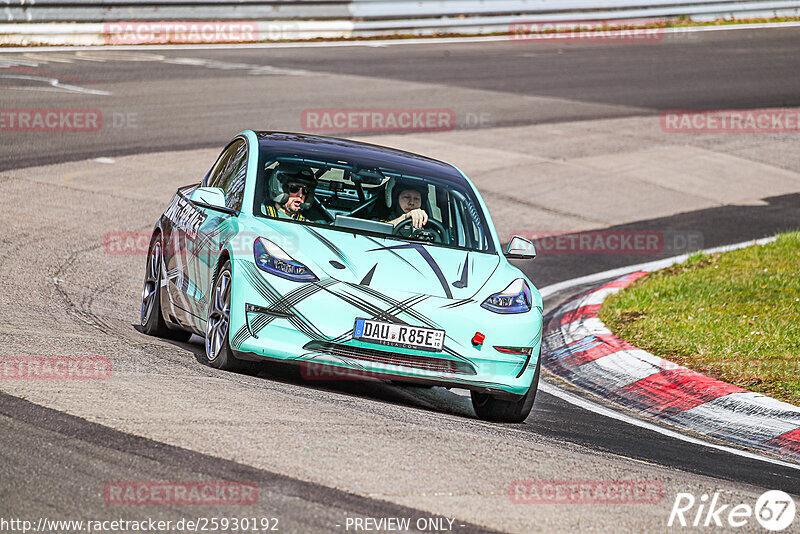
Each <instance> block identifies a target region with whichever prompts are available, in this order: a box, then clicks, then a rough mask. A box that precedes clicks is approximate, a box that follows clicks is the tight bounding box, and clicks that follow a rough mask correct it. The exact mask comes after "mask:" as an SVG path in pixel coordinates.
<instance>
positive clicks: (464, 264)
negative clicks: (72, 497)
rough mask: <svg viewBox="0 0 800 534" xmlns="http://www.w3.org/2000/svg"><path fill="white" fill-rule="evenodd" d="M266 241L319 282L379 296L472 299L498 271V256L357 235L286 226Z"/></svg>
mask: <svg viewBox="0 0 800 534" xmlns="http://www.w3.org/2000/svg"><path fill="white" fill-rule="evenodd" d="M265 224H266V225H267V226H269V227H270V228H271V229H272V230H273V231H275V232H278V235H275V234H274V233H273V232H269V233H267V234H265V235H264V237H265V238H267V239H271V240H273V241H274V242H275V244H277V245H278V246H280V247H281V248H283V249H284V250H285V251H286V252H287V253H288V254H289V255H291V256H292V257H293V258H294V259H296V260H297V261H300V262H302V263H304V264H305V265H306V266H307V267H309V268H310V269H311V270H312V271H314V273H315V274H316V275H317V276H319V277H320V278H324V277H325V276H327V277H330V278H335V279H337V280H339V281H342V282H349V283H354V284H362V285H368V286H371V287H374V288H375V289H377V290H385V291H391V292H401V293H409V294H418V295H419V294H424V295H430V296H434V297H442V298H451V299H468V298H470V297H472V296H473V295H475V293H477V291H478V290H479V289H480V288H481V287H483V285H484V284H485V283H486V280H487V279H488V278H489V277H490V276H491V275H492V273H493V272H494V271H495V269H497V266H498V264H499V263H500V258H499V256H497V255H496V254H487V253H481V252H475V251H466V250H459V249H452V248H445V247H438V246H432V245H426V244H423V243H420V242H414V241H402V240H399V239H389V238H382V237H374V236H366V235H362V234H353V233H350V232H343V231H338V230H330V229H326V228H320V227H317V226H307V225H301V224H292V223H288V222H282V221H275V222H273V221H269V222H268V223H265Z"/></svg>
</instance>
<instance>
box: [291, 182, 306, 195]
mask: <svg viewBox="0 0 800 534" xmlns="http://www.w3.org/2000/svg"><path fill="white" fill-rule="evenodd" d="M287 189H288V190H289V194H290V195H295V194H297V193H298V192H299V191H302V192H303V195H308V186H305V185H302V184H289V185H288V186H287Z"/></svg>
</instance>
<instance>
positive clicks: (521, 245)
mask: <svg viewBox="0 0 800 534" xmlns="http://www.w3.org/2000/svg"><path fill="white" fill-rule="evenodd" d="M505 256H506V258H509V259H512V260H532V259H533V258H535V257H536V247H535V246H534V245H533V242H532V241H530V240H529V239H525V238H524V237H520V236H518V235H514V236H511V239H510V240H509V241H508V245H506V254H505Z"/></svg>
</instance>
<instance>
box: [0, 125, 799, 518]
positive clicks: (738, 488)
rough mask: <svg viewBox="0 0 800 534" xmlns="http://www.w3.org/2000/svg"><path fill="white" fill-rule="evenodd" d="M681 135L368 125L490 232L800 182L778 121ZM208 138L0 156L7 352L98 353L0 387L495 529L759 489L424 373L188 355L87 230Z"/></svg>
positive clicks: (778, 191) (739, 498) (138, 264)
mask: <svg viewBox="0 0 800 534" xmlns="http://www.w3.org/2000/svg"><path fill="white" fill-rule="evenodd" d="M680 138H681V139H682V140H683V141H682V142H678V141H676V136H674V135H672V136H666V135H665V134H664V133H663V132H661V131H660V130H659V129H658V121H657V119H653V118H633V119H611V120H602V121H594V122H592V123H582V122H575V123H561V124H558V125H537V126H529V127H519V128H498V129H494V130H473V131H453V132H446V133H435V134H432V133H429V134H407V135H392V136H380V137H370V138H368V139H365V140H367V141H370V142H376V143H379V144H385V145H388V146H394V147H398V148H403V149H407V150H411V151H415V152H420V153H423V154H426V155H430V156H433V157H437V158H440V159H444V160H446V161H450V162H453V163H455V164H457V165H458V166H459V167H460V168H461V169H462V170H464V172H465V173H466V174H467V175H468V176H470V177H471V178H472V179H473V180H474V181H475V183H476V185H477V186H478V188H479V189H480V190H481V191H482V193H483V194H484V197H485V200H486V202H487V204H488V205H489V209H490V212H491V213H492V216H493V218H494V221H495V224H496V225H497V227H498V231H499V233H500V235H501V237H503V238H506V237H507V236H508V235H509V233H510V232H511V231H515V230H518V229H520V228H522V229H523V230H525V229H535V230H537V231H538V230H553V231H579V230H586V229H598V228H603V227H606V226H609V225H617V224H624V223H630V222H635V221H638V220H642V219H645V218H653V217H659V216H664V217H666V216H669V215H673V214H676V213H680V212H685V211H691V210H699V209H703V208H708V207H718V206H723V205H729V204H738V205H754V206H757V205H762V204H763V200H762V199H764V198H767V197H771V196H777V195H782V194H789V193H795V192H797V191H800V159H798V158H799V157H798V155H797V151H796V150H794V148H792V147H796V139H795V138H792V137H791V136H774V135H773V136H766V135H765V136H756V135H747V136H724V135H720V136H689V135H687V136H685V137H680ZM221 148H222V147H220V149H221ZM217 154H218V150H216V149H215V150H197V151H188V152H165V153H158V154H143V155H137V156H127V157H120V158H117V159H115V160H111V159H106V160H91V161H81V162H72V163H64V164H58V165H51V166H47V167H35V168H27V169H22V170H17V171H8V172H4V173H2V174H1V175H0V182H2V183H3V186H4V190H5V194H4V198H3V201H2V202H3V213H4V214H6V215H5V221H4V222H5V226H6V229H7V230H6V232H5V234H4V236H5V237H4V238H3V239H4V245H3V255H2V260H0V261H2V268H3V277H4V281H5V282H6V283H5V284H3V285H4V291H5V292H6V294H5V298H4V299H2V301H0V312H2V317H3V323H2V325H0V335H2V340H3V346H4V347H6V349H4V352H5V353H6V354H5V355H9V353H8V351H9V349H10V350H13V351H14V352H13V353H11V354H13V355H23V356H67V355H68V356H89V355H93V356H99V357H102V358H108V359H109V360H110V361H111V363H112V370H111V374H110V377H108V378H107V379H105V380H81V381H78V380H73V381H46V380H0V389H2V391H3V392H6V393H8V394H11V395H15V396H18V397H22V398H24V399H27V400H30V401H31V402H33V403H36V404H40V405H43V406H47V407H49V408H53V409H56V410H59V411H63V412H66V413H69V414H73V415H76V416H79V417H82V418H85V419H87V420H88V421H92V422H96V423H99V424H102V425H105V426H107V427H110V428H113V429H117V430H120V431H123V432H126V433H130V434H134V435H138V436H143V437H147V438H150V439H153V440H155V441H159V442H163V443H167V444H171V445H175V446H178V447H183V448H186V449H190V450H193V451H197V452H201V453H204V454H208V455H211V456H215V457H220V458H224V459H229V460H233V461H236V462H239V463H242V464H247V465H249V466H253V467H257V468H260V469H265V470H269V471H272V472H275V473H280V474H284V475H287V476H290V477H295V478H300V479H302V480H308V481H311V482H315V483H319V484H322V485H325V486H329V487H334V488H339V489H343V490H346V491H349V492H352V493H356V494H359V495H363V496H367V497H371V498H375V499H380V500H384V501H389V502H393V503H397V504H401V505H404V506H410V507H414V508H417V509H420V510H424V511H427V512H430V513H436V514H441V515H443V516H445V517H456V518H458V519H460V520H463V521H469V522H471V523H475V524H478V525H483V526H486V527H489V528H493V529H498V530H503V531H509V532H529V531H530V530H531V529H532V528H533V527H535V528H536V529H537V530H542V531H553V532H571V531H576V530H579V529H585V528H586V527H587V526H589V525H591V527H592V528H593V529H594V530H595V531H597V532H619V531H661V530H664V528H665V522H666V520H667V517H668V516H669V513H670V509H671V507H672V504H673V500H674V495H676V493H678V492H689V493H693V494H694V495H696V496H699V495H701V494H703V493H708V494H711V493H714V492H720V494H721V495H722V498H723V499H724V502H726V503H741V502H746V503H751V504H752V503H754V502H755V501H756V499H757V498H758V496H759V495H760V494H761V493H762V492H763V488H757V487H753V486H748V485H744V484H739V483H733V482H728V481H724V480H720V479H714V478H710V477H705V476H700V475H694V474H691V473H687V472H684V471H680V470H675V469H668V468H664V467H660V466H657V465H652V464H648V463H645V462H641V461H636V460H632V459H630V458H626V457H624V456H618V455H612V454H607V453H603V452H599V451H597V450H593V449H592V448H590V447H588V446H581V445H575V444H572V443H567V442H563V441H559V440H555V439H551V438H549V437H546V436H540V435H537V434H535V433H530V432H524V431H523V430H521V429H520V428H519V427H513V426H501V425H491V424H486V423H482V422H479V421H476V420H474V419H472V418H470V415H471V408H470V407H469V401H468V399H466V398H463V397H460V396H458V395H453V394H451V393H449V392H447V391H444V390H439V389H438V388H437V389H435V390H432V391H429V392H426V391H419V392H418V391H409V390H406V389H403V388H396V390H390V391H391V393H386V390H381V391H383V393H381V394H379V395H378V396H379V398H378V399H376V398H375V397H374V396H373V395H371V394H370V392H373V391H375V390H374V389H373V388H374V387H376V386H370V385H364V386H359V387H361V388H362V389H358V388H356V390H355V391H356V392H357V393H358V392H360V393H358V394H356V395H350V394H342V393H341V392H338V391H336V390H331V389H330V388H317V387H315V386H314V385H310V386H307V385H298V384H295V383H286V382H285V381H281V380H271V379H269V378H264V377H248V376H243V375H235V374H231V373H224V372H218V371H216V370H214V369H210V368H207V367H203V366H201V365H200V364H199V363H198V362H197V361H196V355H197V354H199V353H200V352H201V351H202V350H203V349H202V346H201V345H200V344H175V343H170V342H167V341H163V340H158V339H154V338H151V337H148V336H145V335H143V334H140V333H139V332H138V331H137V330H136V329H135V328H134V325H136V324H138V313H139V303H140V300H139V299H140V294H141V283H142V278H143V267H144V261H145V256H144V253H140V254H115V253H109V251H108V250H107V249H106V248H105V247H104V238H105V237H106V236H107V235H108V234H109V233H113V232H124V231H145V232H146V231H148V230H149V229H151V228H152V225H153V223H154V221H155V220H156V218H157V217H158V216H159V214H160V213H161V212H162V211H163V209H164V207H165V206H166V204H167V201H168V200H169V198H170V197H171V195H172V194H173V193H174V191H175V189H176V188H177V187H179V186H182V185H186V184H188V183H192V182H197V181H199V180H200V178H201V177H202V176H203V175H204V174H205V172H206V170H207V169H208V167H209V166H210V165H211V164H212V163H213V161H214V159H215V158H216V156H217ZM365 393H366V394H365ZM381 395H383V396H384V398H385V397H386V396H387V395H388V396H389V398H390V400H394V401H400V402H399V403H397V402H385V401H384V400H381V399H380V396H381ZM443 407H446V408H443ZM420 408H421V409H420ZM426 408H434V409H433V410H430V409H426ZM309 414H313V417H311V418H310V417H309ZM532 417H536V409H535V408H534V412H533V415H532ZM387 444H391V446H387ZM520 480H522V481H525V480H539V481H541V480H611V481H613V480H647V481H652V482H654V483H658V484H660V485H661V486H662V487H663V494H664V496H665V497H664V499H663V500H661V501H660V502H658V503H655V504H651V505H642V504H638V505H631V506H619V505H618V504H592V505H588V506H573V507H570V508H569V510H568V513H567V512H565V510H564V508H563V507H560V506H558V505H536V506H535V508H534V507H532V506H530V505H525V504H520V503H519V502H515V501H514V500H513V499H511V498H509V491H510V488H511V487H512V484H514V483H515V481H520ZM756 526H757V525H754V524H753V525H750V526H749V527H748V528H755V527H756ZM743 531H747V528H746V529H743Z"/></svg>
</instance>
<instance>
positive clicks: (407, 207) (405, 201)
mask: <svg viewBox="0 0 800 534" xmlns="http://www.w3.org/2000/svg"><path fill="white" fill-rule="evenodd" d="M423 194H424V192H423V190H422V189H419V188H418V187H417V186H415V185H412V184H408V183H402V182H401V183H398V184H397V185H396V186H395V187H394V191H392V196H393V197H394V202H392V211H391V214H390V215H389V216H390V217H394V218H393V219H391V220H389V221H387V222H389V223H391V224H392V225H394V226H397V225H398V224H400V223H401V222H403V221H405V220H407V219H411V224H412V225H413V226H414V228H422V227H423V226H425V224H427V222H428V214H427V212H426V211H425V210H424V209H422V207H421V206H422V197H423Z"/></svg>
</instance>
